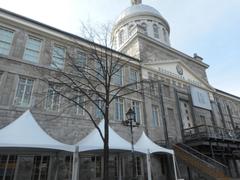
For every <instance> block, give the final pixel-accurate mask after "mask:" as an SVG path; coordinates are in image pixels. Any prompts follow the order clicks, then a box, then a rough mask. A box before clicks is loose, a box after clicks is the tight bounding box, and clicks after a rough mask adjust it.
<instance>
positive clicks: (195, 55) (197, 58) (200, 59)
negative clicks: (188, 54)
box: [193, 53, 203, 61]
mask: <svg viewBox="0 0 240 180" xmlns="http://www.w3.org/2000/svg"><path fill="white" fill-rule="evenodd" d="M193 58H194V59H196V60H198V61H203V58H202V57H201V56H198V54H197V53H194V54H193Z"/></svg>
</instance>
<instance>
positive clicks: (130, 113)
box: [125, 108, 136, 180]
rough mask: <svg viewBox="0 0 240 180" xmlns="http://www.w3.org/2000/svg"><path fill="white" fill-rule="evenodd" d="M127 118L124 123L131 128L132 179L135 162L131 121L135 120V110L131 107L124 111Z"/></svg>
mask: <svg viewBox="0 0 240 180" xmlns="http://www.w3.org/2000/svg"><path fill="white" fill-rule="evenodd" d="M126 117H127V120H126V121H125V123H126V125H129V126H130V130H131V145H132V168H133V171H132V175H133V178H132V179H133V180H134V179H136V164H135V154H134V144H133V122H136V119H135V111H134V110H133V109H132V108H129V110H128V112H127V113H126Z"/></svg>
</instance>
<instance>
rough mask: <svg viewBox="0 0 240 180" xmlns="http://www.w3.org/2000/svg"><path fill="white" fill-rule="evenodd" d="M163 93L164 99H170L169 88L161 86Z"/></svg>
mask: <svg viewBox="0 0 240 180" xmlns="http://www.w3.org/2000/svg"><path fill="white" fill-rule="evenodd" d="M163 91H164V95H165V96H166V97H170V95H171V93H170V87H169V86H167V85H163Z"/></svg>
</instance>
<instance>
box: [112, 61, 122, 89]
mask: <svg viewBox="0 0 240 180" xmlns="http://www.w3.org/2000/svg"><path fill="white" fill-rule="evenodd" d="M120 66H121V65H120ZM116 68H120V67H119V66H117V67H116ZM119 73H120V74H119ZM123 74H124V72H123V66H122V67H121V68H120V69H119V70H118V72H116V73H115V74H114V75H113V76H112V82H113V84H114V85H116V86H123ZM117 78H119V79H118V80H119V81H120V84H118V83H117V82H118V80H117V81H116V79H117Z"/></svg>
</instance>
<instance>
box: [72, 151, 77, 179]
mask: <svg viewBox="0 0 240 180" xmlns="http://www.w3.org/2000/svg"><path fill="white" fill-rule="evenodd" d="M78 150H79V147H78V146H76V147H75V152H74V153H73V162H72V163H73V164H72V180H78V166H79V156H78Z"/></svg>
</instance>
